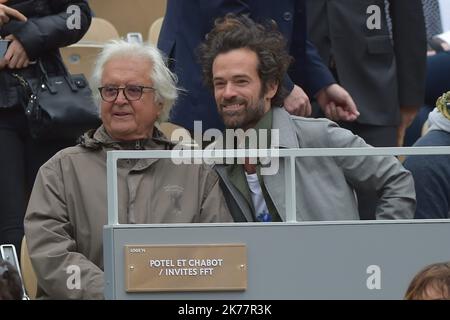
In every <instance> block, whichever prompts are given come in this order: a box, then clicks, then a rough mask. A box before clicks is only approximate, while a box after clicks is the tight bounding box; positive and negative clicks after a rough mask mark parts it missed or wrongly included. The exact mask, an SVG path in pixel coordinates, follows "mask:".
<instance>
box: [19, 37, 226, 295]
mask: <svg viewBox="0 0 450 320" xmlns="http://www.w3.org/2000/svg"><path fill="white" fill-rule="evenodd" d="M174 79H175V77H174V75H173V74H172V73H171V72H170V70H169V69H168V68H167V67H166V65H165V64H164V60H163V57H162V55H161V53H160V52H159V50H158V49H156V48H155V47H154V46H152V45H143V44H139V43H128V42H125V41H112V42H110V43H108V44H106V45H105V46H104V48H103V51H102V52H101V54H100V55H99V57H98V60H97V63H96V66H95V69H94V72H93V82H92V84H93V86H96V87H98V91H99V94H100V97H101V103H100V109H101V112H100V113H101V119H102V123H103V125H101V126H100V127H99V128H98V129H97V130H91V131H88V132H87V133H86V134H84V135H83V136H82V137H81V139H80V143H79V144H78V145H77V146H74V147H71V148H66V149H64V150H61V151H60V152H58V153H57V154H56V155H55V156H53V157H52V158H51V159H50V160H49V161H47V162H46V163H45V164H44V165H43V166H42V167H41V168H40V170H39V172H38V175H37V178H36V183H35V185H34V187H33V191H32V194H31V197H30V202H29V205H28V209H27V213H26V216H25V233H26V238H27V244H28V249H29V252H30V259H31V262H32V263H33V266H34V267H35V271H36V275H37V278H38V284H39V287H38V292H37V296H38V297H44V298H53V299H102V298H103V290H104V279H103V241H102V235H103V226H104V225H105V224H107V205H106V204H107V190H106V189H107V188H106V180H107V177H106V153H107V152H108V151H111V150H170V149H171V148H172V147H173V146H172V144H171V143H170V142H169V141H168V140H167V139H165V137H164V136H163V135H162V134H161V132H160V131H159V130H158V129H157V128H156V127H155V122H156V121H157V120H159V119H160V118H164V117H165V116H166V115H167V113H168V112H169V110H170V108H171V107H172V104H173V103H174V101H175V99H176V97H177V88H176V85H175V80H174ZM100 97H97V99H100ZM117 178H118V194H119V196H118V204H119V217H118V219H119V223H128V224H134V223H138V224H144V223H191V222H231V221H232V218H231V215H230V213H229V211H228V208H227V206H226V203H225V199H224V197H223V194H222V192H221V190H220V187H219V178H218V176H217V174H216V173H215V172H214V171H213V170H212V169H211V168H210V167H208V166H206V165H176V164H175V163H174V162H172V160H171V159H134V160H128V159H124V160H119V162H118V177H117ZM71 265H75V266H78V267H79V268H80V270H81V284H80V287H79V289H69V288H68V287H67V285H66V282H67V279H68V277H69V276H70V275H68V274H67V273H66V269H67V267H68V266H71Z"/></svg>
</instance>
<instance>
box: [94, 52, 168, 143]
mask: <svg viewBox="0 0 450 320" xmlns="http://www.w3.org/2000/svg"><path fill="white" fill-rule="evenodd" d="M150 70H152V64H151V63H150V62H149V61H148V60H146V59H143V58H139V57H116V58H112V59H111V60H109V61H108V62H107V63H106V64H105V66H104V69H103V74H102V79H101V86H114V87H124V86H126V85H138V86H149V87H152V86H153V82H152V80H150V78H149V75H150ZM161 110H162V105H161V104H160V103H156V102H155V93H154V92H153V91H144V92H143V93H142V97H141V98H140V99H139V100H136V101H128V100H127V99H126V98H125V96H124V94H123V91H122V90H120V91H119V95H118V96H117V99H116V100H115V101H113V102H106V101H103V100H102V101H101V118H102V122H103V125H104V127H105V129H106V131H107V132H108V133H109V135H110V136H111V137H112V138H114V139H116V140H121V141H129V140H137V139H145V138H148V137H150V136H151V135H152V134H153V127H154V123H155V121H156V120H157V119H158V117H159V115H160V113H161Z"/></svg>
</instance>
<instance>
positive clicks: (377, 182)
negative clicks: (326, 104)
mask: <svg viewBox="0 0 450 320" xmlns="http://www.w3.org/2000/svg"><path fill="white" fill-rule="evenodd" d="M327 132H328V137H329V147H334V148H359V147H369V145H367V144H366V143H365V142H364V140H363V139H361V138H360V137H358V136H356V135H354V134H353V133H352V132H351V131H349V130H345V129H342V128H339V127H338V126H337V125H336V124H334V123H332V122H331V123H330V124H329V125H328V127H327ZM335 159H336V161H337V162H338V163H339V165H340V166H341V167H342V169H343V171H344V175H345V178H346V179H347V181H348V182H349V184H350V185H352V186H353V188H355V189H358V190H361V191H364V190H367V191H374V190H375V191H376V193H377V194H378V195H379V201H378V205H377V208H376V213H375V214H376V218H377V219H412V218H413V217H414V211H415V208H416V194H415V190H414V181H413V178H412V175H411V173H410V172H409V171H408V170H406V169H405V168H404V167H403V166H402V164H401V163H400V162H399V161H398V160H397V159H396V158H395V157H393V156H356V157H348V156H347V157H335Z"/></svg>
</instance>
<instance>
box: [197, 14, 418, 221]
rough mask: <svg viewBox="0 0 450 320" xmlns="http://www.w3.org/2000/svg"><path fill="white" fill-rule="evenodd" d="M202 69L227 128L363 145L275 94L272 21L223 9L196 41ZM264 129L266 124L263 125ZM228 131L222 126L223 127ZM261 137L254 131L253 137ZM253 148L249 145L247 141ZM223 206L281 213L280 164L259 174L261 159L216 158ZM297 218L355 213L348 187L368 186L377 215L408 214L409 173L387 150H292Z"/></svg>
mask: <svg viewBox="0 0 450 320" xmlns="http://www.w3.org/2000/svg"><path fill="white" fill-rule="evenodd" d="M200 57H201V63H202V67H203V75H204V78H205V81H206V82H207V84H209V85H210V87H211V88H212V89H213V90H214V96H215V99H216V103H217V109H218V112H219V114H220V115H221V116H222V118H223V121H224V123H225V125H226V127H228V128H231V129H244V130H246V131H247V132H248V131H249V130H257V131H258V132H257V133H256V134H257V136H258V137H261V132H264V131H261V130H263V129H265V130H266V131H265V132H274V131H277V132H278V136H279V143H278V141H275V140H278V139H274V138H273V136H269V137H268V139H270V138H272V140H273V141H271V142H270V143H269V145H272V147H274V148H280V147H281V148H347V147H367V146H368V145H367V144H366V143H365V142H364V140H362V139H361V138H359V137H358V136H355V135H353V134H352V133H351V132H350V131H348V130H346V129H342V128H340V127H338V126H337V125H336V124H335V123H333V122H331V121H329V120H327V119H307V118H302V117H297V116H293V115H289V114H288V113H287V112H286V111H285V110H284V109H283V108H280V107H279V106H280V102H282V101H283V91H280V90H279V88H280V83H281V81H282V78H283V75H284V73H285V72H286V69H287V68H288V66H289V61H290V57H289V55H288V54H287V52H286V50H285V44H284V40H283V37H282V36H281V34H280V33H279V31H278V30H276V28H275V26H267V27H263V26H262V25H258V24H256V23H254V22H253V21H252V20H251V19H250V18H248V17H245V16H241V17H236V16H233V15H227V16H226V17H225V18H224V19H222V20H221V21H216V26H215V28H214V29H213V30H212V31H211V32H210V33H209V34H208V36H207V38H206V41H205V43H204V44H203V45H202V47H201V49H200ZM268 129H271V130H268ZM227 135H228V132H227ZM259 139H261V138H259ZM251 147H252V148H255V146H251ZM216 168H217V172H218V173H219V175H220V177H221V179H222V180H223V184H221V185H222V186H223V190H224V193H225V197H226V199H227V203H228V206H229V208H230V210H231V212H232V214H233V215H234V218H235V220H237V221H255V220H256V221H280V220H283V221H284V220H285V217H286V206H285V203H284V199H285V195H284V193H285V190H284V185H285V184H284V174H285V172H284V167H283V163H280V167H279V171H278V173H276V174H274V175H270V176H269V175H261V174H260V173H261V170H260V169H261V166H260V165H255V164H253V165H252V164H250V163H246V164H245V165H239V164H235V165H228V166H227V165H217V166H216ZM295 170H296V183H297V184H296V185H297V190H296V196H297V209H296V213H297V220H299V221H301V220H350V219H358V218H359V214H358V206H357V199H356V198H355V195H354V190H358V189H360V190H376V192H377V193H378V194H379V195H380V197H379V202H378V206H377V210H376V213H377V218H378V219H396V218H412V217H413V213H414V208H415V192H414V183H413V180H412V177H411V173H410V172H408V171H407V170H405V169H404V168H403V167H402V165H401V164H400V163H399V162H398V160H397V159H396V158H394V157H384V156H383V157H381V156H376V157H373V156H370V157H367V156H360V157H342V156H335V157H318V158H311V157H306V158H297V159H296V162H295Z"/></svg>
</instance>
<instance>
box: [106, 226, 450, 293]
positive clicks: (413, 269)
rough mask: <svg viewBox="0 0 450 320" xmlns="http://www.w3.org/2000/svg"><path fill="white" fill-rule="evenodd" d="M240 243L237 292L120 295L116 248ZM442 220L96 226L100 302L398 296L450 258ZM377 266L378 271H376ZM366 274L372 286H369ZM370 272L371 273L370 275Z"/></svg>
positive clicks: (120, 257) (448, 230)
mask: <svg viewBox="0 0 450 320" xmlns="http://www.w3.org/2000/svg"><path fill="white" fill-rule="evenodd" d="M221 243H243V244H245V245H246V246H247V252H248V288H247V290H246V291H243V292H170V293H167V292H165V293H126V292H125V289H124V288H125V282H124V266H125V262H124V246H125V245H160V244H170V245H177V244H221ZM449 243H450V221H449V220H421V221H417V220H403V221H394V222H386V221H371V222H364V221H356V222H318V223H239V224H237V223H233V224H183V225H181V224H173V225H109V226H105V229H104V254H105V282H106V287H105V295H106V297H107V298H108V299H402V298H403V294H404V292H405V290H406V288H407V286H408V284H409V282H410V280H411V279H412V277H413V276H414V274H416V273H417V272H418V271H419V270H420V269H421V268H423V267H424V266H425V265H428V264H430V263H434V262H439V261H446V260H450V250H449V249H448V244H449ZM378 268H379V269H378ZM373 270H378V271H379V280H380V285H381V288H380V289H376V288H375V289H369V288H368V286H367V282H368V279H369V284H370V283H372V284H373V281H370V280H373ZM378 271H376V272H378Z"/></svg>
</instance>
